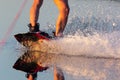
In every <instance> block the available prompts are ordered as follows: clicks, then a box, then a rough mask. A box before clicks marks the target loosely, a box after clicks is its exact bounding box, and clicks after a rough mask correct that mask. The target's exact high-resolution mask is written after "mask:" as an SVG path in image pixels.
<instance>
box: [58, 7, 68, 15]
mask: <svg viewBox="0 0 120 80" xmlns="http://www.w3.org/2000/svg"><path fill="white" fill-rule="evenodd" d="M69 12H70V8H69V7H68V6H63V7H61V9H60V13H62V14H64V15H65V16H66V17H67V16H68V15H69Z"/></svg>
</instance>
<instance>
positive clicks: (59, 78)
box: [54, 67, 65, 80]
mask: <svg viewBox="0 0 120 80" xmlns="http://www.w3.org/2000/svg"><path fill="white" fill-rule="evenodd" d="M54 80H65V78H64V75H63V72H62V70H61V69H60V68H58V67H54Z"/></svg>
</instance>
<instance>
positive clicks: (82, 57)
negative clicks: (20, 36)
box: [0, 0, 120, 80]
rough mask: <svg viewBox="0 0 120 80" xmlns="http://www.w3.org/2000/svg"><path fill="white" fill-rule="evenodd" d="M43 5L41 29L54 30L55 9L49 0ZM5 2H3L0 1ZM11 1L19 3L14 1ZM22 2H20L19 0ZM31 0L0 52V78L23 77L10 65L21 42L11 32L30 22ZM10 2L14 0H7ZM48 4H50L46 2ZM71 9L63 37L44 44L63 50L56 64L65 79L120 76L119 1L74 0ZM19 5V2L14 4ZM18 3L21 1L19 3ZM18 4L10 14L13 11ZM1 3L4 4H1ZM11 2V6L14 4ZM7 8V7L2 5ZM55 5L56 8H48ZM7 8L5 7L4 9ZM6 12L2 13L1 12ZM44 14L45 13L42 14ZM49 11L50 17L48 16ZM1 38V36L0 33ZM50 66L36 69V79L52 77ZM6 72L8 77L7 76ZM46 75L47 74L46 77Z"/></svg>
mask: <svg viewBox="0 0 120 80" xmlns="http://www.w3.org/2000/svg"><path fill="white" fill-rule="evenodd" d="M44 2H45V3H44V5H45V7H42V11H41V16H40V18H41V19H40V20H39V22H41V29H42V30H46V31H48V32H51V31H52V30H54V27H53V26H54V23H55V19H56V17H57V9H56V7H55V6H53V2H52V1H48V2H49V3H51V4H49V3H47V2H46V1H44ZM3 3H4V4H5V2H3ZM14 3H15V4H16V3H18V2H17V1H14ZM21 3H22V2H21ZM31 3H32V1H30V2H29V3H28V4H27V5H26V7H25V9H24V11H23V13H22V15H21V17H20V19H19V20H18V22H17V24H16V26H15V29H14V30H13V32H12V34H11V36H12V37H10V38H9V40H7V43H6V44H5V45H4V47H3V48H2V51H1V54H0V55H1V56H0V63H1V64H2V65H1V68H0V71H1V73H0V78H1V79H4V80H7V79H9V80H15V79H16V78H17V79H18V80H25V77H24V74H25V73H24V72H20V71H16V70H14V69H13V68H12V65H13V64H14V62H15V61H16V60H17V58H18V57H19V56H20V55H21V54H20V51H19V50H17V49H18V48H19V47H21V46H20V44H17V42H16V40H15V39H14V38H13V35H14V34H16V33H18V32H26V31H27V30H28V29H27V27H25V26H26V24H27V23H28V22H29V19H28V17H29V15H28V14H29V10H28V9H29V8H30V6H31ZM10 4H13V3H10ZM48 4H49V6H48ZM69 4H70V8H71V13H70V15H69V20H68V25H67V26H66V29H65V32H64V35H65V37H64V38H62V39H59V40H55V41H54V40H53V41H52V42H50V43H49V44H48V43H47V45H49V46H50V47H51V46H52V48H50V47H49V46H47V47H48V48H50V50H47V52H48V53H54V54H57V55H58V54H64V55H68V56H67V57H66V56H63V57H62V58H61V60H60V61H58V64H57V65H58V66H59V67H61V68H62V70H63V71H64V74H65V78H66V80H118V79H119V78H120V77H119V75H120V62H119V61H120V44H119V43H120V35H119V34H120V3H119V1H111V0H76V1H72V0H70V2H69ZM17 5H18V4H17ZM19 5H20V3H19ZM19 5H18V6H16V8H15V10H14V11H13V12H12V13H11V14H9V15H10V16H11V17H10V18H9V19H7V18H2V19H3V20H4V19H5V20H7V21H8V23H7V24H3V23H5V22H3V23H2V25H1V26H8V25H9V23H10V22H11V20H12V19H13V17H14V16H13V15H15V13H16V11H17V9H19ZM3 6H4V5H3ZM14 6H15V5H12V6H11V7H10V8H12V7H14ZM5 8H6V7H5ZM52 9H54V10H55V11H51V10H52ZM3 12H6V11H3ZM52 14H54V15H52ZM3 15H4V16H5V14H3ZM45 15H46V16H45ZM49 15H51V17H50V16H49ZM6 29H7V27H4V28H3V30H2V31H1V33H3V34H4V33H5V31H6ZM0 37H1V38H2V37H3V36H2V35H0ZM52 70H53V69H52V68H51V69H49V70H48V71H46V72H43V73H39V74H38V75H39V77H38V80H40V79H46V80H52V79H53V77H52V76H53V75H52ZM6 75H7V76H8V77H6ZM46 76H47V77H46Z"/></svg>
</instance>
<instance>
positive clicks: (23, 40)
mask: <svg viewBox="0 0 120 80" xmlns="http://www.w3.org/2000/svg"><path fill="white" fill-rule="evenodd" d="M14 37H15V39H16V40H17V41H18V42H19V43H20V44H22V45H23V46H25V47H28V46H30V43H32V42H37V41H39V40H46V41H49V40H51V39H52V37H51V36H49V34H48V33H46V32H36V33H19V34H16V35H14Z"/></svg>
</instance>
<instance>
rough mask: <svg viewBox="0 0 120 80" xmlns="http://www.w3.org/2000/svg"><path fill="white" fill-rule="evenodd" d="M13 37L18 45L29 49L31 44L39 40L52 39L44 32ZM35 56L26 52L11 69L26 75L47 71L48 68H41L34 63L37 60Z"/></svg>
mask: <svg viewBox="0 0 120 80" xmlns="http://www.w3.org/2000/svg"><path fill="white" fill-rule="evenodd" d="M14 37H15V39H16V40H17V41H18V42H19V43H20V44H22V45H23V46H25V47H29V46H31V43H34V42H37V41H39V40H46V41H49V40H51V39H52V37H51V36H49V35H48V33H46V32H37V33H19V34H16V35H14ZM37 53H38V52H37ZM38 55H39V54H37V56H38ZM37 56H36V54H35V52H32V51H27V52H25V53H24V54H23V55H22V56H20V57H19V58H18V60H17V61H16V62H15V64H14V65H13V68H14V69H16V70H20V71H23V72H27V73H35V72H38V71H44V70H46V69H48V67H43V66H41V65H40V64H38V63H37V62H36V61H37V60H38V57H37ZM39 58H40V57H39Z"/></svg>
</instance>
